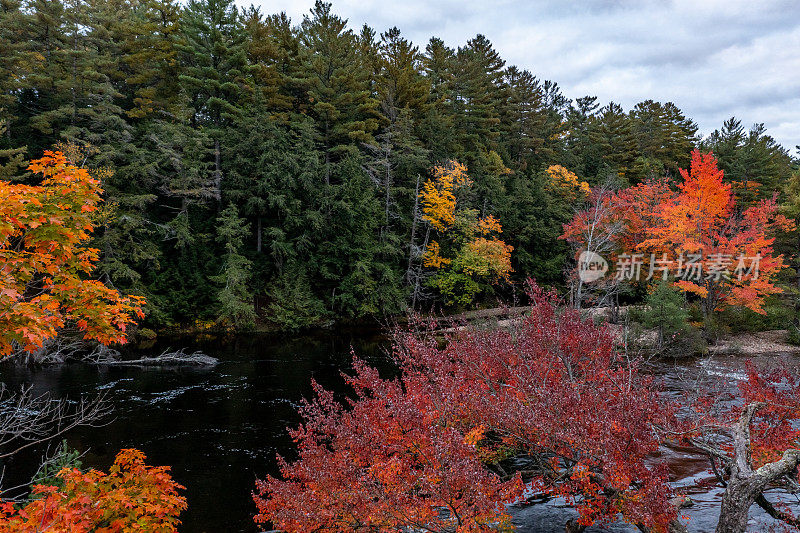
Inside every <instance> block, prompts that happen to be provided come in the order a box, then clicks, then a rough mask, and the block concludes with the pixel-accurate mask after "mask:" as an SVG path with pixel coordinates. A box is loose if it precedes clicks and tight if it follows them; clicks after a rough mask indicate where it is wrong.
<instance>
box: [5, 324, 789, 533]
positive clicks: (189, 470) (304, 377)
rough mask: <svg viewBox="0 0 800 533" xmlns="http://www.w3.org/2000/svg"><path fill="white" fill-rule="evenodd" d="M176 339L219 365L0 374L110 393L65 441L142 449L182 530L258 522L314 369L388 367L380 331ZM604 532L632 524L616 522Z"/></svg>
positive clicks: (713, 506) (675, 370) (553, 513)
mask: <svg viewBox="0 0 800 533" xmlns="http://www.w3.org/2000/svg"><path fill="white" fill-rule="evenodd" d="M184 346H186V347H188V348H189V349H190V350H194V349H198V348H199V349H202V350H203V351H204V352H206V353H208V354H209V355H213V356H215V357H218V358H219V359H220V364H219V365H218V366H216V367H214V368H210V369H196V368H189V367H182V368H157V367H146V368H141V367H95V366H90V365H80V364H75V365H66V366H59V367H49V368H43V369H28V368H22V367H17V366H12V365H6V366H0V380H2V381H4V382H6V383H8V384H10V385H19V384H21V383H27V384H31V385H33V387H34V388H35V390H36V391H37V392H45V391H51V392H52V394H54V395H55V396H56V397H67V398H78V397H80V395H81V394H87V395H93V394H97V393H98V392H101V391H105V392H107V393H108V395H109V399H110V401H111V402H112V403H113V406H114V415H113V420H112V421H111V422H110V423H109V424H108V425H106V426H105V427H102V428H82V429H79V430H76V431H74V432H73V433H71V434H70V435H69V436H68V441H69V443H70V445H71V446H72V447H74V448H77V449H79V450H81V451H85V450H88V452H87V453H86V455H85V456H84V458H83V461H84V465H85V466H89V467H97V468H102V469H105V468H107V467H108V466H109V464H110V463H111V462H112V461H113V458H114V454H115V453H116V452H117V451H118V450H119V449H120V448H126V447H134V448H139V449H141V450H142V451H144V453H145V454H146V455H147V457H148V462H149V464H153V465H171V466H172V471H173V475H174V477H175V478H176V479H177V481H178V482H180V483H181V484H183V485H185V486H186V487H187V490H186V496H187V498H188V501H189V509H188V510H187V511H186V512H185V513H184V514H183V515H182V517H181V518H182V520H183V527H182V528H181V531H183V532H186V533H203V532H214V533H216V532H227V531H230V532H235V531H242V532H255V531H258V528H256V527H255V525H254V523H253V521H252V515H253V514H254V511H255V508H254V505H253V503H252V500H251V496H250V494H251V491H252V490H253V487H254V481H255V480H256V478H259V477H263V476H264V475H265V474H267V473H269V474H276V473H277V472H276V462H275V455H276V454H277V453H281V454H284V455H288V456H290V457H291V454H292V452H291V441H290V439H289V438H288V436H287V434H286V431H285V428H286V427H287V426H294V425H295V424H296V423H297V422H298V420H299V419H298V416H297V414H296V407H297V405H298V402H299V401H300V400H301V399H302V398H303V397H309V396H310V395H311V392H312V391H311V385H310V380H311V379H312V378H314V379H316V380H317V381H319V382H320V383H322V384H323V385H325V386H326V387H328V388H332V389H334V390H338V391H342V390H343V384H342V379H341V377H340V372H341V371H342V370H347V369H348V368H349V367H350V364H351V360H352V356H351V353H350V350H351V346H352V348H353V349H354V350H355V352H356V353H357V354H358V355H359V356H360V357H362V358H364V359H366V360H367V361H369V362H370V363H371V364H374V365H378V366H379V367H381V368H384V369H385V370H386V371H387V372H391V371H392V370H391V364H390V363H389V362H388V361H387V358H386V356H385V355H384V350H385V348H386V343H385V340H384V339H383V338H382V337H381V335H380V334H379V333H378V332H363V331H359V332H354V333H352V334H348V333H341V332H340V333H337V334H319V335H315V336H309V337H301V338H291V339H275V338H269V337H263V336H247V337H240V338H237V339H235V340H233V341H229V342H226V343H221V342H218V341H214V342H212V341H205V342H203V341H198V340H196V339H193V340H190V341H187V340H183V341H173V343H172V347H173V348H178V347H184ZM152 352H156V353H159V352H160V349H156V348H154V349H153V350H152ZM791 362H792V364H795V362H794V360H791ZM742 366H743V360H742V359H740V358H736V357H729V358H717V359H714V360H712V361H711V362H709V361H692V362H688V363H685V364H682V365H680V366H671V365H663V366H661V367H659V368H658V369H657V372H658V373H659V374H662V375H663V376H664V377H665V381H666V383H667V386H668V388H669V390H670V393H671V394H673V395H676V396H677V395H679V394H680V389H681V387H682V386H684V385H683V381H682V380H681V379H679V376H683V375H686V374H689V375H691V374H692V373H693V372H697V371H699V370H701V369H709V368H710V369H711V371H712V372H715V373H717V374H718V375H720V376H721V378H722V379H726V380H729V381H730V382H731V383H734V382H735V380H736V379H738V378H740V377H742V374H741V368H742ZM42 453H43V450H35V451H32V452H31V453H28V454H24V455H22V456H20V457H17V458H15V459H14V462H13V463H11V464H8V465H7V469H6V476H7V481H6V483H5V484H6V486H9V485H10V484H11V483H12V482H13V481H16V480H20V481H23V480H25V479H29V478H30V475H31V473H32V470H33V469H35V465H36V464H37V461H38V460H39V459H40V458H41V454H42ZM664 454H665V457H666V458H667V460H668V462H669V464H670V468H671V471H672V473H673V481H674V483H675V484H676V485H679V486H685V487H692V486H694V485H695V484H696V483H697V482H698V481H702V480H704V479H710V478H711V474H710V473H709V472H708V464H707V462H706V461H705V459H704V458H703V457H702V456H699V455H698V454H696V453H695V452H694V451H693V450H689V449H665V450H664ZM26 476H27V477H26ZM690 492H691V493H692V497H693V499H694V500H695V501H696V502H697V503H696V505H695V506H694V507H693V508H691V509H688V510H686V511H685V514H686V515H687V516H689V518H690V529H691V531H696V532H705V531H713V529H714V525H715V522H716V515H717V513H718V510H717V509H718V506H719V497H720V494H721V492H720V490H719V489H710V490H706V489H703V490H698V489H691V490H690ZM513 512H514V515H515V521H516V523H517V525H518V530H519V531H520V532H530V533H534V532H537V533H539V532H540V533H555V532H561V531H563V530H564V529H563V528H564V522H565V521H566V520H567V519H568V518H569V517H570V516H572V511H571V510H570V509H568V508H566V507H565V506H562V505H560V504H559V502H557V501H556V502H552V503H550V504H548V505H536V506H528V507H524V508H517V509H514V510H513ZM751 512H752V520H753V523H752V526H753V528H754V531H757V530H761V529H762V527H764V526H765V525H766V524H767V523H768V519H767V518H765V517H763V516H762V515H761V514H760V513H759V512H758V511H757V510H755V509H753V510H752V511H751ZM590 531H603V530H601V529H595V528H593V529H592V530H590ZM605 531H619V532H621V531H636V529H632V528H630V527H628V526H625V525H622V524H620V525H618V526H616V527H611V528H609V529H606V530H605Z"/></svg>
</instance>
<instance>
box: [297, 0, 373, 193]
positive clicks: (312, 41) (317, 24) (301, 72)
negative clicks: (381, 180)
mask: <svg viewBox="0 0 800 533" xmlns="http://www.w3.org/2000/svg"><path fill="white" fill-rule="evenodd" d="M300 44H301V48H300V66H299V69H298V78H299V80H298V81H299V82H300V83H301V86H302V88H303V90H304V92H305V98H306V100H307V102H308V104H307V105H308V109H307V112H308V114H309V115H310V116H311V117H313V118H314V122H315V125H316V129H317V137H318V143H319V149H320V150H321V151H322V153H323V157H324V162H325V173H324V178H325V183H326V184H327V185H329V184H331V177H332V176H333V175H334V173H335V170H334V168H333V167H334V166H335V165H336V164H337V163H338V162H340V161H342V160H344V159H346V158H348V157H351V156H353V155H357V154H358V152H359V145H360V144H361V143H373V142H374V137H373V133H374V132H375V130H377V128H378V126H379V123H380V114H379V113H378V102H377V100H376V99H375V98H374V97H373V95H372V93H371V91H370V78H369V71H367V70H365V69H364V68H363V66H364V64H363V59H362V58H361V57H360V55H359V45H358V38H357V37H356V36H355V35H354V34H353V31H352V30H349V29H347V21H346V20H344V19H342V18H340V17H338V16H336V15H334V14H333V13H332V12H331V5H330V4H328V3H324V2H321V1H320V0H317V2H316V3H315V4H314V7H313V8H312V9H311V14H310V15H309V16H306V17H304V18H303V22H302V23H301V25H300Z"/></svg>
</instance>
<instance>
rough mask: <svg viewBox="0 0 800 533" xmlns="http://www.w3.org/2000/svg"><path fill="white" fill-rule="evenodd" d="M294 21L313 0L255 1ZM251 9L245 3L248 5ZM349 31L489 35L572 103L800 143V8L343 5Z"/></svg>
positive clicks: (371, 1) (643, 3)
mask: <svg viewBox="0 0 800 533" xmlns="http://www.w3.org/2000/svg"><path fill="white" fill-rule="evenodd" d="M253 1H254V2H255V3H256V5H260V6H261V8H262V11H263V12H265V13H275V12H279V11H286V12H287V14H288V15H289V16H291V17H292V19H293V20H294V21H295V22H298V23H299V22H300V20H301V19H302V15H303V14H306V13H308V10H309V9H310V8H311V6H313V0H253ZM240 3H242V4H245V3H249V0H247V1H245V0H240ZM333 9H334V11H335V12H336V13H337V14H339V15H340V16H342V17H344V18H347V19H349V22H350V26H351V27H353V28H356V29H357V28H360V27H361V25H362V24H363V23H365V22H366V23H367V24H369V25H370V26H372V27H373V28H375V30H376V31H378V32H381V31H385V30H386V29H387V28H389V27H391V26H397V27H399V28H400V30H401V31H402V32H403V34H404V35H406V36H407V37H408V38H409V39H411V40H413V41H414V42H415V43H416V44H417V45H419V46H420V48H424V47H425V44H426V43H427V41H428V39H429V38H430V37H432V36H437V37H440V38H442V39H444V40H445V42H447V44H448V45H450V46H454V47H455V46H459V45H462V44H464V43H465V42H466V41H467V40H468V39H470V38H472V37H474V36H475V35H476V34H477V33H482V34H484V35H486V36H487V37H488V38H489V39H490V40H491V41H492V42H493V43H494V45H495V47H496V48H497V50H498V51H499V52H500V54H501V55H502V57H503V58H504V59H506V61H507V63H508V64H515V65H517V66H519V67H522V68H527V69H529V70H531V71H532V72H533V73H534V74H536V75H537V76H539V77H541V78H545V79H552V80H554V81H557V82H558V83H559V85H560V86H561V87H562V89H563V91H564V92H565V94H566V95H567V96H569V97H572V98H576V97H580V96H583V95H586V94H591V95H596V96H598V97H599V99H600V100H601V101H603V102H607V101H610V100H614V101H616V102H619V103H621V104H622V105H623V106H625V107H626V108H630V107H631V106H633V105H634V104H635V103H636V102H638V101H641V100H645V99H648V98H650V99H654V100H660V101H664V102H666V101H672V102H675V104H677V105H678V106H679V107H680V108H681V109H683V110H684V112H685V113H686V114H687V115H689V116H690V117H692V118H693V119H694V120H696V121H697V122H698V124H699V125H700V128H701V131H702V132H704V133H708V132H710V131H712V130H713V129H715V128H718V127H719V126H720V125H721V124H722V122H723V121H724V120H725V119H726V118H728V117H730V116H734V115H735V116H736V117H738V118H740V119H742V121H743V122H744V123H745V124H751V123H754V122H764V123H765V124H766V126H767V128H768V132H769V133H770V134H772V135H773V136H774V137H775V138H776V139H777V140H778V141H780V142H781V143H782V144H783V145H784V146H786V147H787V148H790V149H792V150H793V149H794V146H795V145H797V144H800V128H799V127H798V126H799V125H800V105H798V104H800V54H798V50H800V2H796V1H795V0H759V1H757V2H754V1H752V0H705V1H698V0H672V1H663V0H652V1H651V0H583V1H572V2H563V1H559V0H546V1H538V2H532V1H525V0H496V1H486V0H483V1H478V0H463V1H456V0H441V1H434V0H427V1H423V0H402V1H400V2H391V3H390V2H387V1H385V0H384V1H376V0H338V1H336V2H334V5H333Z"/></svg>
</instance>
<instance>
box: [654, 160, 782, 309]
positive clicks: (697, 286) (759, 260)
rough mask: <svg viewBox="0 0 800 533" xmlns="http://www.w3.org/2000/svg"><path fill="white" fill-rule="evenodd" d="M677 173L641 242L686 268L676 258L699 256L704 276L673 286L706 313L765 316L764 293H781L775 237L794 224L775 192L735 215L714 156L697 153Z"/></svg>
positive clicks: (731, 200)
mask: <svg viewBox="0 0 800 533" xmlns="http://www.w3.org/2000/svg"><path fill="white" fill-rule="evenodd" d="M681 177H682V178H683V183H681V184H680V185H679V189H678V192H677V195H676V196H675V197H674V198H673V199H671V200H669V201H667V202H664V203H662V204H661V205H660V206H659V208H658V211H657V213H658V215H657V216H658V223H657V225H656V226H655V227H652V228H650V233H651V237H650V238H649V239H647V240H645V241H644V242H642V243H641V244H640V245H639V246H640V247H641V248H644V249H647V247H649V246H653V247H654V248H655V249H657V250H663V249H666V250H667V251H668V252H671V253H672V254H674V255H673V256H674V257H675V258H676V259H677V261H678V263H677V264H676V268H681V266H683V267H684V268H686V267H685V265H681V264H680V260H681V259H682V258H683V257H684V256H688V254H694V255H698V254H699V255H700V256H701V257H702V258H703V266H704V272H702V275H699V276H695V278H694V279H692V278H691V276H690V279H681V280H679V281H678V282H677V285H678V286H679V287H680V288H682V289H683V290H684V291H687V292H690V293H693V294H696V295H698V296H699V297H700V298H701V299H702V300H703V310H704V313H705V314H706V316H709V315H711V314H712V313H713V312H714V311H715V310H716V309H717V308H718V307H719V306H720V305H721V304H727V305H741V306H744V307H747V308H749V309H751V310H753V311H755V312H757V313H761V314H763V313H764V311H763V303H764V297H766V296H768V295H770V294H776V293H779V292H781V289H780V288H778V287H776V286H775V284H774V283H773V281H774V277H775V275H776V274H777V272H778V271H779V270H781V268H783V266H784V264H783V257H782V256H781V255H776V254H774V252H773V248H772V245H773V243H774V241H775V238H774V236H773V235H774V234H775V232H777V231H781V230H783V231H786V230H791V229H793V227H794V226H793V224H792V223H790V222H789V220H788V219H786V218H785V217H784V216H783V215H781V214H779V213H778V205H777V195H776V196H773V197H772V198H770V199H765V200H762V201H760V202H758V203H757V204H755V205H753V206H751V207H749V208H747V209H745V210H744V211H743V212H741V214H739V213H738V212H737V210H735V209H734V207H735V199H734V196H733V193H732V191H731V187H730V185H727V184H725V183H723V171H722V170H720V169H719V168H717V161H716V159H715V158H714V156H713V155H712V154H701V153H700V152H697V151H695V152H693V153H692V161H691V167H690V169H689V170H681Z"/></svg>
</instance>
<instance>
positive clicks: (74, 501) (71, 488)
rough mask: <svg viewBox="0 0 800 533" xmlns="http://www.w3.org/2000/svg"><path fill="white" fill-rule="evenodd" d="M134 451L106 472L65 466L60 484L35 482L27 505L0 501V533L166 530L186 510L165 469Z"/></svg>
mask: <svg viewBox="0 0 800 533" xmlns="http://www.w3.org/2000/svg"><path fill="white" fill-rule="evenodd" d="M144 461H145V456H144V454H143V453H142V452H140V451H138V450H134V449H127V450H122V451H120V452H119V454H117V457H116V459H115V460H114V464H113V465H112V466H111V468H110V469H109V472H108V473H107V474H106V473H104V472H100V471H98V470H90V471H88V472H81V471H80V470H77V469H68V468H66V469H64V470H62V471H61V472H59V473H58V477H59V478H60V481H61V483H60V485H59V486H50V485H35V486H34V488H33V497H32V499H31V501H30V503H28V504H26V505H24V506H20V507H15V505H14V504H13V503H10V502H3V503H0V532H3V533H6V532H8V533H11V532H12V531H13V532H15V533H20V532H24V533H33V532H36V531H59V532H61V531H63V532H67V531H69V532H74V533H89V532H91V531H108V532H112V531H118V532H122V531H135V530H141V531H152V532H158V533H170V532H175V531H177V526H178V525H180V523H181V522H180V520H178V516H179V515H180V513H181V511H183V510H184V509H186V498H184V497H183V496H180V495H179V493H178V491H179V490H181V489H183V487H182V486H180V485H179V484H178V483H176V482H175V481H173V480H172V477H171V476H170V474H169V467H167V466H158V467H151V466H147V465H146V464H145V462H144Z"/></svg>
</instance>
